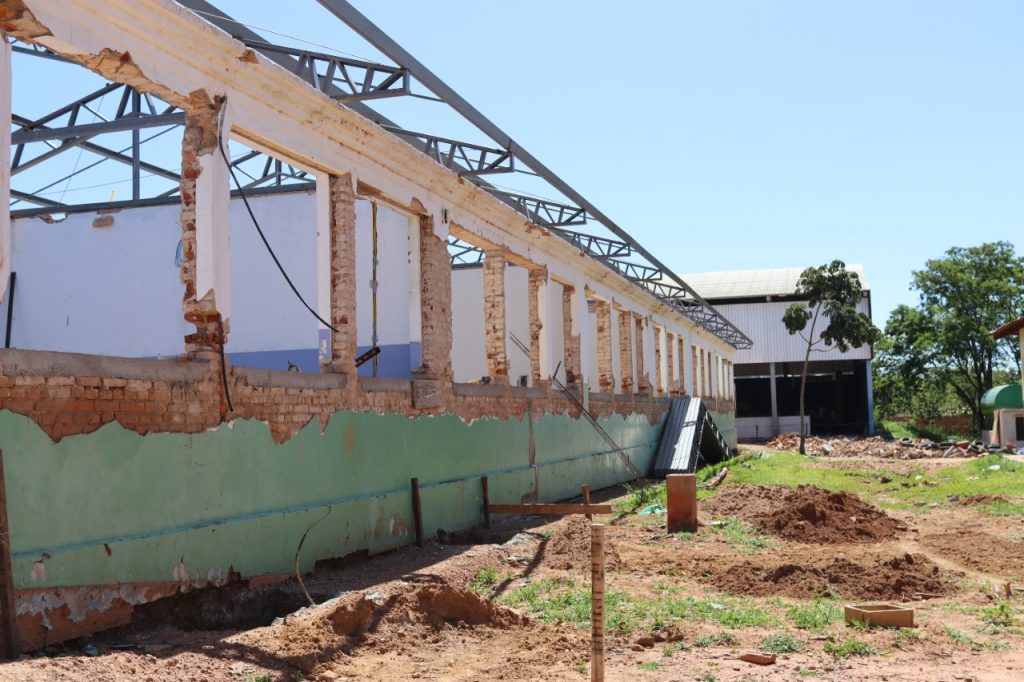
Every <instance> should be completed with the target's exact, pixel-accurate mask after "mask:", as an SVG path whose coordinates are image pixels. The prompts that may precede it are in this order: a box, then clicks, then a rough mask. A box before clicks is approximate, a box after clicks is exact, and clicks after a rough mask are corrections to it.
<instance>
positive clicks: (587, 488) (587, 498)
mask: <svg viewBox="0 0 1024 682" xmlns="http://www.w3.org/2000/svg"><path fill="white" fill-rule="evenodd" d="M580 488H581V489H582V490H583V504H585V505H586V506H588V507H589V506H590V486H589V485H587V484H586V483H584V484H583V485H581V486H580ZM593 518H594V515H593V514H587V521H592V520H593Z"/></svg>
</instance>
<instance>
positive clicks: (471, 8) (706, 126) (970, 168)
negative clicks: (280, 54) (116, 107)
mask: <svg viewBox="0 0 1024 682" xmlns="http://www.w3.org/2000/svg"><path fill="white" fill-rule="evenodd" d="M214 4H216V5H217V6H219V7H220V8H222V9H223V10H224V11H226V12H227V13H229V14H231V15H233V16H235V17H236V18H238V19H241V20H244V21H246V22H248V23H251V24H254V25H256V26H259V27H264V28H271V29H274V30H276V31H279V32H282V33H288V34H293V35H298V36H302V37H303V38H306V39H308V40H312V41H315V42H320V43H323V44H325V45H330V46H332V47H335V48H337V49H339V50H345V51H350V52H353V53H355V54H358V55H362V56H366V57H370V58H374V57H376V55H375V53H374V52H373V51H372V50H370V49H369V48H368V47H367V46H366V45H365V43H363V42H362V41H361V40H359V39H358V38H357V37H356V36H354V35H353V34H352V33H351V32H349V31H348V29H347V28H345V27H344V25H342V24H341V23H340V22H338V21H337V20H335V19H334V18H333V17H330V16H329V15H328V14H327V13H326V12H325V11H324V10H323V9H322V8H320V7H319V6H318V5H317V4H316V2H315V1H314V0H292V2H288V3H281V2H277V1H275V2H269V1H265V0H214ZM354 4H355V5H356V6H357V7H358V8H359V9H360V10H361V11H363V12H364V13H366V14H367V15H368V16H369V17H370V19H371V20H373V21H374V22H375V23H377V25H378V26H380V27H381V28H383V29H384V30H385V31H386V32H387V33H389V34H390V35H391V36H392V37H393V38H395V39H396V40H398V41H399V42H400V43H401V44H402V45H403V46H404V47H405V48H406V49H407V50H409V51H410V52H411V53H412V54H413V55H415V56H416V57H417V58H418V59H420V61H422V62H423V63H424V64H426V65H427V66H428V67H429V68H430V69H432V70H433V71H434V72H435V73H436V74H438V75H439V76H441V77H442V78H443V79H444V80H446V81H447V82H448V83H449V84H450V85H452V86H453V87H454V88H455V89H456V90H458V91H459V92H460V93H461V94H462V95H463V96H464V97H465V98H466V99H468V100H469V101H470V102H471V103H473V104H474V105H475V106H476V107H477V108H478V109H480V110H481V111H482V112H483V113H484V114H486V115H487V116H488V117H490V118H491V119H492V120H493V121H495V122H496V123H497V124H498V125H499V126H501V127H502V128H504V129H505V131H506V132H508V133H509V134H510V135H511V136H512V137H513V138H514V139H516V140H517V141H518V142H519V143H520V144H522V145H523V146H524V147H526V148H527V149H529V150H530V151H531V152H532V153H533V154H534V155H535V156H537V157H539V158H540V159H541V160H542V161H544V162H545V163H546V164H547V165H548V166H549V167H550V168H552V169H553V170H555V172H557V173H558V174H559V175H561V176H562V177H563V178H564V179H565V180H567V181H568V182H569V183H570V184H572V185H573V186H574V187H575V188H576V189H577V190H579V191H580V192H581V193H582V194H583V195H584V196H586V197H587V198H589V199H590V200H591V201H592V202H593V203H594V204H596V205H597V206H598V207H599V208H600V209H601V210H602V211H604V212H605V213H606V214H607V215H609V216H610V217H611V218H612V219H613V220H615V221H616V222H617V223H618V224H619V225H621V226H622V227H624V228H625V229H627V230H628V231H629V232H631V233H632V234H633V235H634V236H635V237H636V238H637V239H638V240H640V241H641V242H642V243H643V244H644V245H645V246H647V247H648V248H649V249H650V250H651V251H653V252H654V253H655V254H656V255H657V256H658V257H659V258H661V260H662V261H663V262H665V263H666V264H667V265H668V266H670V267H673V268H675V269H676V270H677V271H678V272H684V273H685V272H698V271H712V270H732V269H746V268H770V267H795V266H805V265H815V264H819V263H823V262H826V261H829V260H832V259H834V258H839V259H842V260H845V261H847V262H849V263H863V264H864V266H865V268H866V271H867V275H868V278H869V280H870V282H871V286H872V290H873V301H874V317H875V321H876V323H878V324H879V325H882V324H883V323H884V321H885V319H886V317H887V316H888V313H889V311H890V310H891V309H892V308H893V307H894V306H896V305H898V304H900V303H913V302H914V301H915V300H916V297H915V295H914V294H913V293H912V292H911V291H909V288H908V287H909V282H910V273H911V270H913V269H915V268H919V267H921V266H922V265H923V264H924V261H925V260H926V259H928V258H933V257H936V256H939V255H941V253H942V252H943V251H944V250H945V249H947V248H949V247H951V246H970V245H974V244H979V243H981V242H983V241H991V240H997V239H1004V240H1008V241H1010V242H1013V243H1014V244H1015V245H1016V247H1017V250H1018V253H1021V252H1024V2H1020V1H1019V0H1005V1H989V0H962V1H960V2H944V1H939V0H916V1H909V0H899V1H894V0H877V1H868V0H860V1H857V2H833V1H829V2H823V1H821V0H808V1H802V2H797V1H785V0H773V1H772V2H762V1H760V0H748V1H743V2H740V1H730V0H703V1H701V2H696V1H684V0H680V1H668V0H663V1H653V0H647V1H639V2H628V3H626V2H621V1H614V2H613V1H610V0H609V1H601V0H559V1H552V0H515V1H514V2H509V1H504V2H498V1H496V0H490V1H485V0H434V1H432V2H423V1H422V0H386V1H385V0H377V1H375V2H371V1H370V0H354ZM270 37H273V36H270ZM420 104H422V105H423V106H426V107H431V106H435V107H436V106H438V105H433V104H432V103H429V102H422V103H420ZM387 106H398V105H392V104H390V103H389V104H388V105H387ZM434 116H435V114H433V113H425V114H423V115H422V117H420V118H416V119H413V120H408V119H403V120H401V121H400V122H401V123H402V124H403V125H405V126H406V127H409V128H412V129H426V130H428V131H429V132H439V133H442V134H444V133H447V132H449V131H448V130H438V129H433V128H434V124H435V122H437V125H438V126H440V119H435V118H434ZM418 123H422V125H418ZM496 181H497V182H498V183H499V184H500V182H501V181H500V179H499V180H496ZM1022 312H1024V311H1022Z"/></svg>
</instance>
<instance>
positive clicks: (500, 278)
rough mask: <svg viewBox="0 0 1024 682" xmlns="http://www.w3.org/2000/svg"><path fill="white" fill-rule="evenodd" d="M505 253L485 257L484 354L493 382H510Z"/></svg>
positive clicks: (493, 252) (494, 251)
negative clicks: (506, 319) (506, 320)
mask: <svg viewBox="0 0 1024 682" xmlns="http://www.w3.org/2000/svg"><path fill="white" fill-rule="evenodd" d="M506 263H507V261H506V257H505V254H504V253H503V252H501V251H498V250H493V251H487V252H486V254H485V257H484V263H483V266H484V352H485V353H486V354H487V373H488V374H489V375H490V377H491V381H494V382H497V383H508V344H507V342H506V336H507V333H506V322H505V266H506Z"/></svg>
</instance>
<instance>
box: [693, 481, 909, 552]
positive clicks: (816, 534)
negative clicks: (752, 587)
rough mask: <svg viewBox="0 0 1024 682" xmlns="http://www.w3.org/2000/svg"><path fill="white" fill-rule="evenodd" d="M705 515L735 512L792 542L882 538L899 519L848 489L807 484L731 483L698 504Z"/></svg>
mask: <svg viewBox="0 0 1024 682" xmlns="http://www.w3.org/2000/svg"><path fill="white" fill-rule="evenodd" d="M703 510H704V513H705V514H707V515H708V516H710V517H730V516H733V517H736V518H738V519H740V520H741V521H745V522H747V523H749V524H751V525H753V526H756V527H757V528H760V529H761V530H763V531H764V532H766V533H771V534H772V535H777V536H779V537H782V538H785V539H786V540H792V541H794V542H805V543H820V544H838V543H846V542H877V541H879V540H887V539H889V538H892V537H894V536H895V535H896V532H897V531H898V530H901V528H902V524H900V522H899V521H897V520H896V519H894V518H892V517H890V516H889V515H888V514H886V513H885V512H883V511H881V510H879V509H877V508H875V507H873V506H871V505H869V504H867V503H865V502H863V501H862V500H861V499H860V498H859V497H857V496H856V495H852V494H850V493H842V492H833V491H829V490H825V489H823V488H818V487H817V486H813V485H802V486H799V487H797V488H787V487H786V486H779V485H749V484H738V485H732V486H729V487H727V488H726V489H724V490H723V491H722V492H720V493H718V494H717V495H715V496H714V497H712V498H711V499H709V500H707V501H706V502H705V503H704V505H703Z"/></svg>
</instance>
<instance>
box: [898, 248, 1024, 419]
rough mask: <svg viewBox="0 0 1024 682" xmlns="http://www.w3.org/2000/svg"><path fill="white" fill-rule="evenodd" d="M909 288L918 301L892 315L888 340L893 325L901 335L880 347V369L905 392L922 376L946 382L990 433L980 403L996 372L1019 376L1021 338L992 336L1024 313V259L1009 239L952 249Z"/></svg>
mask: <svg viewBox="0 0 1024 682" xmlns="http://www.w3.org/2000/svg"><path fill="white" fill-rule="evenodd" d="M911 286H912V288H913V289H916V290H917V291H918V293H919V295H920V303H919V305H918V306H917V307H916V308H914V309H910V308H906V307H905V306H901V307H900V308H897V309H896V310H895V311H894V312H893V316H892V317H890V319H889V323H887V325H886V331H887V336H889V334H888V332H889V331H890V325H892V326H893V331H897V332H898V336H896V337H895V338H896V340H895V341H894V342H893V343H894V345H893V346H891V347H890V346H883V347H882V348H880V355H882V356H883V357H882V358H881V363H880V364H882V365H883V369H886V368H887V369H889V370H890V376H894V377H897V378H898V379H899V380H900V381H902V382H903V383H904V390H907V391H911V392H913V391H915V390H919V389H920V383H919V381H918V379H917V378H923V377H932V378H934V379H937V380H938V381H939V382H941V383H943V384H945V385H947V386H948V387H949V389H950V390H952V391H953V392H954V393H955V394H956V396H957V398H958V399H959V401H960V402H961V403H962V405H963V406H964V408H966V410H967V411H969V412H970V414H971V415H972V417H973V418H974V421H975V423H976V426H977V428H978V429H979V430H981V429H983V428H985V425H984V424H983V423H982V413H981V398H982V395H984V393H985V391H987V390H988V389H990V388H992V385H993V375H994V374H995V373H996V372H998V371H999V370H1000V369H1003V370H1007V369H1011V368H1015V369H1016V370H1017V372H1018V373H1019V372H1020V365H1019V357H1020V356H1019V350H1018V343H1019V341H1018V339H1017V338H1009V339H1005V340H1002V341H998V342H997V341H996V340H994V339H993V338H992V337H991V336H989V331H991V330H992V329H995V328H996V327H998V326H1000V325H1002V324H1004V323H1006V322H1008V321H1010V320H1013V319H1016V318H1017V317H1019V316H1020V315H1021V314H1022V313H1024V259H1022V258H1020V257H1018V256H1017V255H1016V254H1015V253H1014V248H1013V245H1012V244H1010V243H1009V242H1005V241H1000V242H992V243H989V244H982V245H980V246H972V247H968V248H961V247H954V248H951V249H949V250H947V251H946V252H945V255H944V256H943V257H942V258H936V259H933V260H929V261H927V262H926V263H925V267H924V269H923V270H919V271H915V272H914V273H913V284H912V285H911ZM899 335H901V336H902V339H900V336H899ZM893 338H894V337H890V339H889V341H893Z"/></svg>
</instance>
